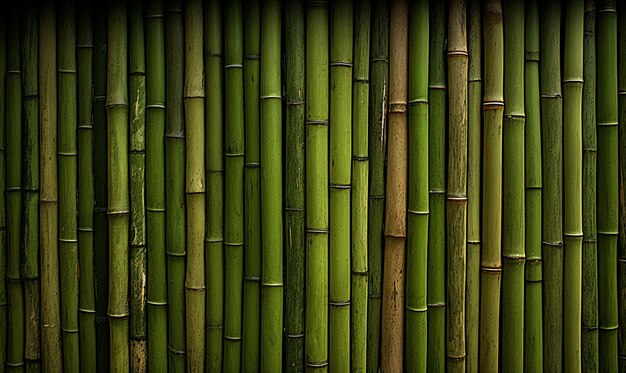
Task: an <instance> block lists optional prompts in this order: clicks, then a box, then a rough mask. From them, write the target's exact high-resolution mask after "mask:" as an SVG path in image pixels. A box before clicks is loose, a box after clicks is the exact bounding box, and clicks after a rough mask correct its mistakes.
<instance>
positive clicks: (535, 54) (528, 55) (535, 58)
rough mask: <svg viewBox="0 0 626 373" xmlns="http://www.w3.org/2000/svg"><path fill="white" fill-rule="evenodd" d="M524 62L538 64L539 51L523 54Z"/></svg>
mask: <svg viewBox="0 0 626 373" xmlns="http://www.w3.org/2000/svg"><path fill="white" fill-rule="evenodd" d="M525 56H526V61H533V62H539V51H530V52H526V53H525Z"/></svg>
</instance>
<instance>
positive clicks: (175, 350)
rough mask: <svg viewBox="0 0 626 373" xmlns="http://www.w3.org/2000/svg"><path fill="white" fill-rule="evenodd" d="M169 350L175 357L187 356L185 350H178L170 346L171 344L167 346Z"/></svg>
mask: <svg viewBox="0 0 626 373" xmlns="http://www.w3.org/2000/svg"><path fill="white" fill-rule="evenodd" d="M167 349H168V351H169V352H171V353H173V354H174V355H178V356H185V351H184V350H177V349H175V348H174V347H172V346H170V345H169V344H168V345H167Z"/></svg>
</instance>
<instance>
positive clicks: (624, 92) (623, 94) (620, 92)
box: [617, 91, 626, 96]
mask: <svg viewBox="0 0 626 373" xmlns="http://www.w3.org/2000/svg"><path fill="white" fill-rule="evenodd" d="M617 95H618V96H626V91H619V92H617Z"/></svg>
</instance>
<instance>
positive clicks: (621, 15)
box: [583, 2, 626, 372]
mask: <svg viewBox="0 0 626 373" xmlns="http://www.w3.org/2000/svg"><path fill="white" fill-rule="evenodd" d="M617 16H618V19H617V26H618V34H617V40H618V53H619V62H618V73H617V75H618V83H617V84H618V86H617V88H618V100H619V101H618V110H619V113H618V122H619V123H620V124H619V129H618V136H619V140H618V143H619V145H618V146H619V150H618V157H619V159H618V163H619V186H618V188H619V189H618V190H619V191H618V193H619V208H618V213H619V217H618V224H619V225H618V231H619V236H618V239H617V241H618V249H617V250H618V255H619V257H618V266H619V267H618V269H617V270H618V276H619V277H618V279H619V289H618V294H619V305H618V306H619V325H621V327H620V331H619V337H618V342H619V369H620V371H621V372H623V371H626V329H625V328H624V323H626V50H625V49H626V9H625V8H624V4H623V3H622V2H620V3H619V4H618V12H617ZM583 211H584V210H583Z"/></svg>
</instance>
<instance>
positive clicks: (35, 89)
mask: <svg viewBox="0 0 626 373" xmlns="http://www.w3.org/2000/svg"><path fill="white" fill-rule="evenodd" d="M29 5H30V6H29V7H26V8H25V11H24V13H23V14H24V19H23V21H22V30H21V37H22V94H23V99H22V107H23V110H24V117H23V120H24V123H23V129H22V131H23V133H22V139H23V143H22V144H23V145H22V146H23V148H22V149H23V152H24V155H23V157H22V158H23V163H22V165H23V167H24V170H23V174H22V186H23V197H22V198H23V199H22V211H23V214H24V216H23V222H22V234H23V238H22V240H23V241H22V245H23V254H22V263H21V266H22V268H21V271H22V273H21V275H22V278H23V286H24V312H25V314H24V328H25V330H24V343H25V352H24V360H25V363H26V366H25V368H26V370H27V371H39V370H40V369H41V361H40V342H39V339H40V330H39V328H40V312H39V311H40V310H39V307H40V302H41V301H40V292H39V84H38V76H37V67H38V58H39V57H38V44H39V28H38V27H39V25H38V15H37V7H36V4H34V3H33V4H29Z"/></svg>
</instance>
